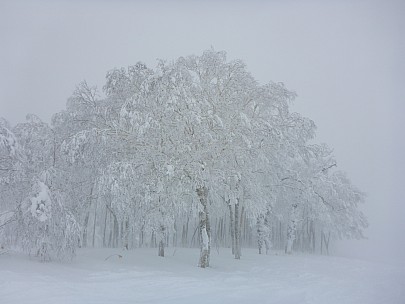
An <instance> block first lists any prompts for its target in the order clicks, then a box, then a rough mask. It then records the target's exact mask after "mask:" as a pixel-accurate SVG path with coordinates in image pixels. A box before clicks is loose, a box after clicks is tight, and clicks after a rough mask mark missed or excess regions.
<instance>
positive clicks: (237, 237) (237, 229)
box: [234, 200, 241, 260]
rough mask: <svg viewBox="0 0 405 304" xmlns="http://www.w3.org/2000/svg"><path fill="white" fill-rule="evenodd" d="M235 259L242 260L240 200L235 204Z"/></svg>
mask: <svg viewBox="0 0 405 304" xmlns="http://www.w3.org/2000/svg"><path fill="white" fill-rule="evenodd" d="M234 225H235V259H237V260H240V256H241V249H240V226H239V200H238V202H237V203H236V204H235V224H234Z"/></svg>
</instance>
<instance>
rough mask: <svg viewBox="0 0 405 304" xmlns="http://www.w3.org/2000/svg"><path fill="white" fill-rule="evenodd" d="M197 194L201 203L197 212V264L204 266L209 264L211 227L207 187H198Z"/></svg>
mask: <svg viewBox="0 0 405 304" xmlns="http://www.w3.org/2000/svg"><path fill="white" fill-rule="evenodd" d="M197 195H198V197H199V199H200V203H201V205H202V211H200V212H199V219H200V223H199V233H200V260H199V263H198V266H199V267H201V268H206V267H209V265H210V246H211V245H210V243H211V231H210V230H211V229H210V223H209V212H208V189H207V188H206V187H201V188H198V189H197Z"/></svg>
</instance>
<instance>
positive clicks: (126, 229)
mask: <svg viewBox="0 0 405 304" xmlns="http://www.w3.org/2000/svg"><path fill="white" fill-rule="evenodd" d="M123 234H124V235H123V239H124V244H123V245H124V246H123V247H124V249H126V250H128V249H129V219H128V218H126V219H125V221H124V233H123Z"/></svg>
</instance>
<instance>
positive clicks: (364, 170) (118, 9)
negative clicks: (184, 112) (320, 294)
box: [0, 0, 405, 263]
mask: <svg viewBox="0 0 405 304" xmlns="http://www.w3.org/2000/svg"><path fill="white" fill-rule="evenodd" d="M0 43H1V47H0V71H1V72H0V116H1V117H5V118H6V119H7V120H9V121H10V122H11V123H12V125H15V124H16V123H19V122H23V121H24V120H25V115H26V114H28V113H33V114H36V115H38V116H39V117H40V118H41V119H43V120H44V121H46V122H50V119H51V116H52V114H54V113H56V112H58V111H60V110H62V109H64V107H65V103H66V100H67V98H68V97H70V95H71V94H72V92H73V90H74V89H75V86H76V85H77V84H78V83H79V82H80V81H82V80H86V81H87V82H88V83H89V84H90V85H97V86H98V88H99V89H101V88H102V86H103V84H104V76H105V74H106V72H107V71H108V70H110V69H112V68H114V67H117V68H118V67H127V66H128V65H133V64H135V63H136V62H138V61H143V62H145V63H146V64H147V65H149V66H154V65H155V64H156V59H157V58H162V59H167V60H169V61H170V60H174V59H176V58H178V57H179V56H187V55H191V54H201V53H202V52H203V51H204V50H205V49H208V48H211V47H213V48H214V49H216V50H225V51H226V52H227V53H228V59H242V60H243V61H244V62H245V63H246V64H247V67H248V70H249V71H250V72H251V73H252V75H253V76H254V77H255V78H256V79H257V80H258V81H259V82H260V83H266V82H269V81H275V82H284V83H285V85H286V86H287V88H289V89H290V90H293V91H295V92H297V94H298V98H297V99H296V101H295V103H294V105H293V106H292V110H293V111H297V112H299V113H301V114H303V115H305V116H307V117H309V118H311V119H312V120H314V121H315V123H316V125H317V127H318V130H317V138H316V141H317V142H326V143H327V144H328V145H329V146H330V147H332V148H333V149H334V155H335V156H336V159H337V161H338V168H339V169H340V170H343V171H346V172H347V173H348V175H349V177H350V179H351V180H352V181H353V183H354V184H355V185H356V186H358V187H359V188H360V189H361V190H362V191H364V192H365V193H366V194H367V199H366V203H365V204H364V205H363V206H361V209H362V210H363V211H364V213H365V214H366V215H367V217H368V219H369V223H370V227H369V228H368V229H367V230H366V232H365V235H366V236H367V238H368V239H367V240H362V241H344V242H339V244H338V248H336V253H337V254H340V255H344V256H352V257H362V258H369V259H373V260H385V261H390V262H394V263H397V262H404V261H405V236H404V234H405V201H404V197H405V178H404V174H405V161H404V159H403V157H404V156H405V141H404V132H405V115H404V114H405V105H404V102H405V98H404V97H405V56H404V54H405V4H404V2H402V1H305V2H304V1H300V2H298V1H246V2H243V1H204V3H202V1H201V3H200V2H198V1H132V2H131V1H78V0H77V1H35V2H33V1H1V2H0Z"/></svg>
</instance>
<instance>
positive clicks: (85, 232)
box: [82, 211, 90, 248]
mask: <svg viewBox="0 0 405 304" xmlns="http://www.w3.org/2000/svg"><path fill="white" fill-rule="evenodd" d="M89 217H90V212H89V211H87V213H86V217H85V218H84V223H83V238H82V247H84V248H86V247H87V226H88V224H89Z"/></svg>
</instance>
